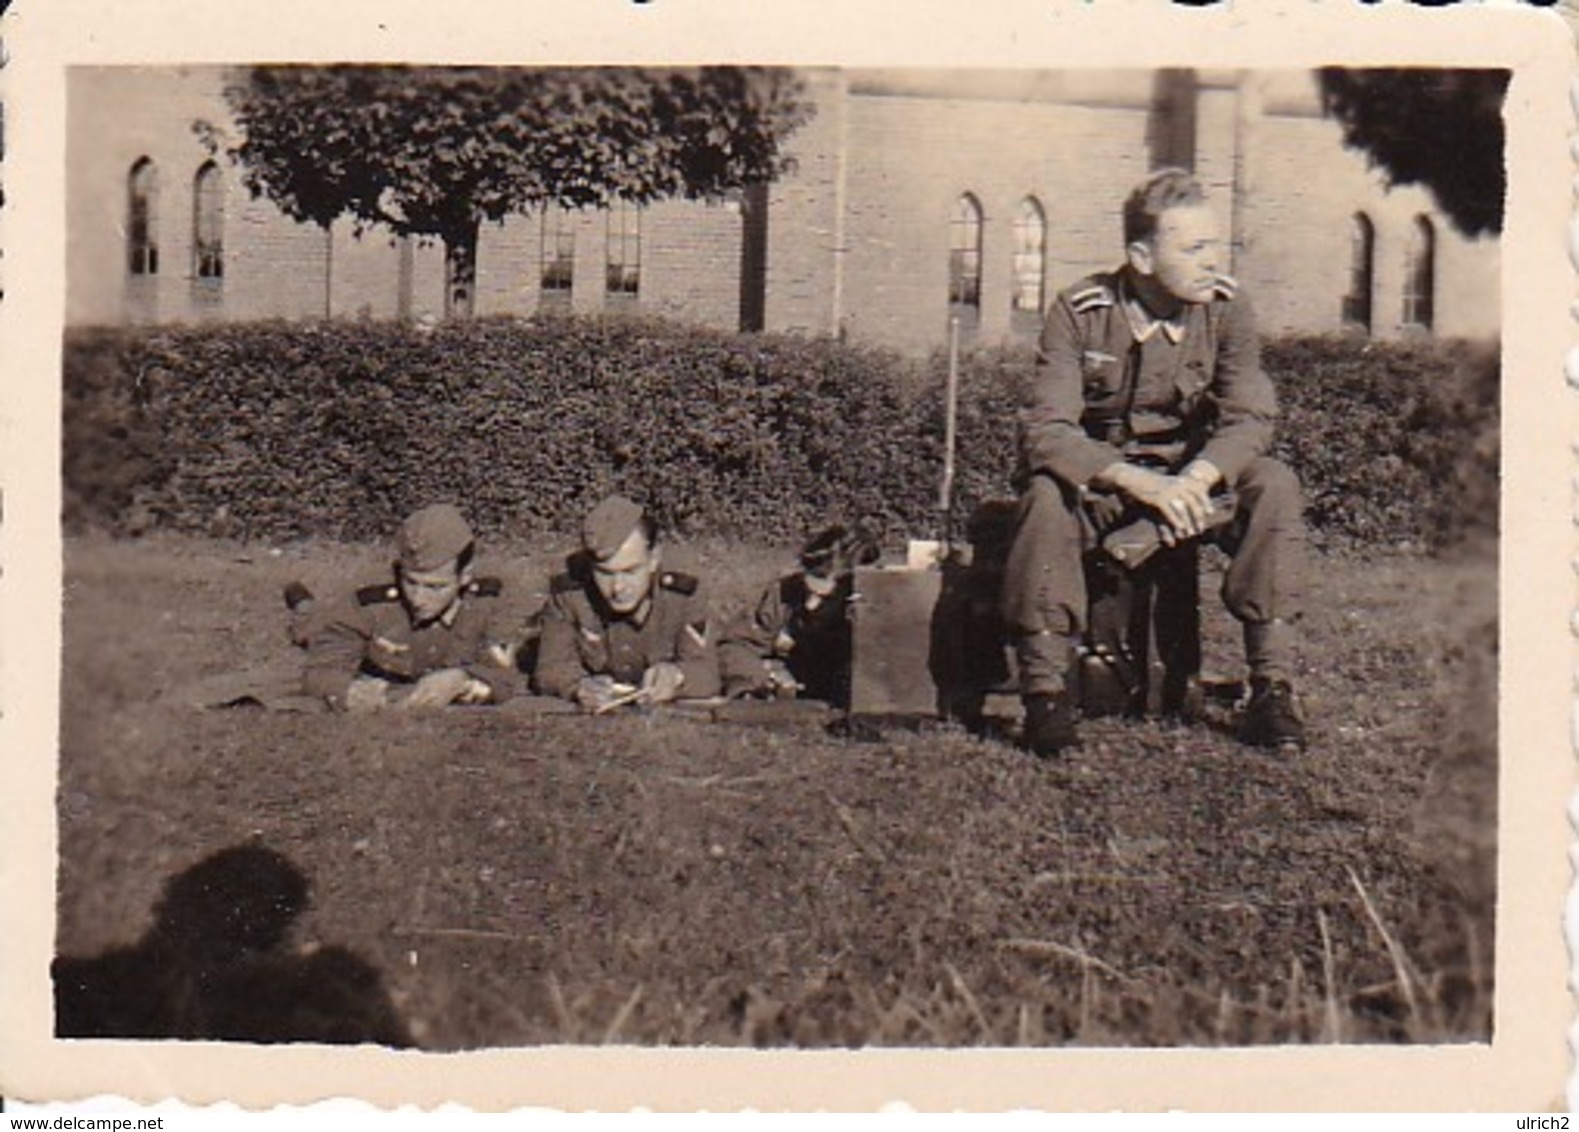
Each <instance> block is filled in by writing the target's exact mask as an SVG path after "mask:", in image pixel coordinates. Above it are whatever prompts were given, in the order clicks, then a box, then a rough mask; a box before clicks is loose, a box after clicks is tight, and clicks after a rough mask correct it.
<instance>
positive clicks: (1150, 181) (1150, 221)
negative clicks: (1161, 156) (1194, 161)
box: [1124, 169, 1206, 247]
mask: <svg viewBox="0 0 1579 1132" xmlns="http://www.w3.org/2000/svg"><path fill="white" fill-rule="evenodd" d="M1205 201H1206V190H1205V189H1204V188H1202V187H1201V183H1200V182H1199V181H1197V180H1196V179H1195V174H1193V173H1191V172H1190V171H1189V170H1187V169H1159V170H1157V171H1156V172H1155V173H1153V174H1152V175H1151V176H1149V177H1147V178H1146V179H1145V180H1144V181H1142V182H1141V183H1140V184H1139V185H1137V186H1136V187H1135V191H1134V192H1132V193H1130V194H1129V199H1128V200H1126V201H1125V202H1124V246H1125V247H1128V246H1129V245H1130V244H1133V243H1136V242H1138V241H1141V240H1149V239H1151V238H1152V237H1153V236H1155V235H1156V234H1157V223H1158V221H1159V220H1160V219H1161V217H1162V214H1163V213H1164V212H1166V211H1168V209H1170V208H1178V207H1180V206H1183V205H1195V204H1203V203H1205Z"/></svg>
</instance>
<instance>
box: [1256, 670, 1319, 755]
mask: <svg viewBox="0 0 1579 1132" xmlns="http://www.w3.org/2000/svg"><path fill="white" fill-rule="evenodd" d="M1242 737H1243V738H1244V741H1245V742H1246V743H1249V744H1251V745H1252V746H1256V747H1267V748H1272V749H1275V750H1281V751H1302V750H1304V749H1305V721H1304V720H1303V719H1301V718H1300V714H1299V709H1298V708H1297V707H1296V706H1295V704H1294V689H1293V688H1291V687H1290V686H1289V683H1288V681H1287V680H1267V679H1265V678H1261V677H1256V678H1253V679H1252V680H1251V681H1250V703H1249V704H1248V705H1247V706H1246V707H1245V719H1244V730H1243V733H1242Z"/></svg>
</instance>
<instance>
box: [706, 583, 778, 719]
mask: <svg viewBox="0 0 1579 1132" xmlns="http://www.w3.org/2000/svg"><path fill="white" fill-rule="evenodd" d="M780 585H781V583H779V582H774V583H773V584H772V585H771V586H769V587H768V588H767V589H765V590H764V591H763V592H762V597H761V599H760V600H758V602H757V604H756V606H755V607H754V608H752V609H749V610H744V611H742V612H741V613H740V615H739V616H737V617H735V618H734V619H733V620H731V621H730V622H729V624H728V626H727V627H726V628H725V629H724V631H723V634H722V635H721V636H720V638H719V642H718V668H719V675H720V677H721V678H722V681H723V686H724V689H725V691H726V692H728V693H730V694H736V693H740V692H749V691H754V690H756V689H758V688H765V687H767V686H768V684H769V680H768V669H767V662H768V661H769V660H770V659H772V656H773V642H774V641H775V640H776V639H777V637H778V635H779V633H780V632H782V631H783V629H784V628H785V626H786V625H787V624H788V621H789V618H788V616H787V614H786V611H785V609H784V603H783V601H782V600H781V599H780V595H779V591H780Z"/></svg>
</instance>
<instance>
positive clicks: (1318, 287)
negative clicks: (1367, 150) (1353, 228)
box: [1239, 106, 1501, 337]
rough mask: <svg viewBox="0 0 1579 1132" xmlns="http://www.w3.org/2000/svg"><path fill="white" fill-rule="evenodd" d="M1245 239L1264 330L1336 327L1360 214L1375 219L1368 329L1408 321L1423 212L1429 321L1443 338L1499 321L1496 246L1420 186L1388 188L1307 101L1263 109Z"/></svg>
mask: <svg viewBox="0 0 1579 1132" xmlns="http://www.w3.org/2000/svg"><path fill="white" fill-rule="evenodd" d="M1246 152H1247V155H1248V160H1247V163H1246V169H1245V175H1244V190H1243V197H1244V203H1243V208H1244V217H1243V219H1244V228H1245V233H1246V235H1245V246H1244V250H1243V254H1242V256H1241V257H1240V266H1239V272H1240V275H1241V277H1242V280H1243V282H1244V283H1245V284H1246V285H1247V286H1248V287H1250V288H1252V289H1253V292H1254V294H1255V297H1256V305H1257V310H1258V312H1259V313H1260V316H1261V322H1262V324H1263V326H1264V328H1265V329H1266V331H1267V332H1269V333H1274V334H1275V333H1281V332H1285V331H1311V330H1317V331H1320V330H1333V329H1337V328H1338V327H1339V323H1340V314H1341V303H1342V298H1343V295H1344V294H1345V293H1346V292H1347V291H1348V289H1349V271H1350V263H1351V254H1350V244H1349V232H1350V225H1351V220H1352V217H1353V216H1354V215H1355V214H1356V213H1360V212H1363V213H1364V214H1365V215H1366V216H1368V217H1369V218H1370V220H1371V222H1372V224H1373V225H1374V227H1375V231H1376V241H1375V260H1374V264H1375V266H1374V280H1375V285H1374V288H1373V293H1372V294H1373V297H1372V308H1373V314H1372V333H1373V334H1374V335H1375V336H1377V337H1395V336H1398V335H1400V334H1404V333H1409V332H1411V331H1410V330H1409V329H1408V328H1406V327H1405V326H1404V325H1403V292H1404V276H1405V260H1406V244H1407V240H1408V235H1409V230H1410V227H1411V225H1412V224H1413V223H1414V220H1415V218H1416V217H1418V216H1422V215H1424V216H1428V217H1430V218H1431V219H1432V224H1433V227H1434V229H1435V232H1436V238H1437V263H1436V281H1437V286H1436V322H1435V332H1436V333H1438V334H1441V335H1462V336H1466V337H1477V336H1483V335H1490V334H1495V333H1496V332H1497V329H1498V327H1499V326H1500V323H1501V308H1500V290H1499V267H1500V258H1499V255H1498V247H1497V242H1496V241H1495V240H1491V239H1480V240H1467V239H1465V238H1464V237H1463V236H1462V235H1460V234H1459V233H1458V232H1457V231H1456V230H1455V229H1454V228H1453V227H1452V225H1451V224H1450V223H1449V222H1448V221H1447V220H1446V219H1445V218H1443V217H1441V215H1440V214H1439V213H1438V211H1437V209H1436V207H1435V205H1434V203H1433V202H1432V200H1431V197H1430V194H1429V193H1427V192H1426V191H1425V190H1424V189H1421V188H1419V187H1404V188H1398V189H1394V190H1391V191H1389V190H1388V189H1387V187H1386V185H1385V183H1384V181H1383V179H1382V177H1381V175H1380V174H1379V173H1377V172H1375V171H1374V170H1371V169H1369V168H1367V165H1366V161H1365V158H1364V157H1363V155H1361V154H1358V153H1355V152H1352V151H1349V150H1346V149H1344V148H1343V147H1342V137H1341V131H1340V129H1339V127H1338V125H1337V123H1336V122H1333V121H1330V120H1328V119H1324V118H1321V117H1319V116H1317V115H1316V114H1315V112H1314V108H1313V107H1311V108H1310V109H1309V110H1308V111H1306V112H1303V113H1302V112H1299V111H1298V110H1297V109H1296V108H1288V109H1283V108H1279V107H1277V106H1273V107H1270V108H1269V109H1268V111H1267V113H1266V114H1265V115H1264V116H1263V117H1261V118H1260V119H1259V120H1258V121H1256V122H1255V124H1254V127H1253V132H1252V134H1251V136H1250V137H1249V138H1248V139H1247V146H1246Z"/></svg>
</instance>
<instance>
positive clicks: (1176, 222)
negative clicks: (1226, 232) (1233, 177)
mask: <svg viewBox="0 0 1579 1132" xmlns="http://www.w3.org/2000/svg"><path fill="white" fill-rule="evenodd" d="M1222 246H1223V245H1222V240H1221V239H1220V238H1219V236H1218V233H1217V218H1216V217H1215V216H1213V215H1212V211H1211V209H1209V208H1208V207H1207V206H1206V205H1204V204H1189V205H1180V206H1178V207H1177V208H1170V209H1168V210H1167V211H1166V212H1164V213H1163V214H1162V215H1161V216H1159V217H1158V218H1157V231H1156V233H1155V234H1154V235H1153V236H1152V237H1151V239H1149V240H1138V241H1136V242H1135V243H1133V244H1131V245H1130V246H1129V261H1130V264H1131V266H1133V267H1134V268H1135V270H1136V271H1138V272H1139V273H1140V274H1141V275H1143V276H1146V277H1148V278H1150V279H1151V280H1152V281H1153V282H1155V283H1156V284H1158V285H1159V286H1160V287H1161V288H1162V289H1163V290H1164V291H1166V292H1167V293H1168V294H1169V295H1171V296H1173V297H1174V298H1175V299H1178V300H1179V301H1180V302H1182V303H1208V302H1211V300H1212V288H1213V286H1214V285H1215V284H1216V282H1217V266H1218V261H1219V259H1220V258H1221V254H1222Z"/></svg>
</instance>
